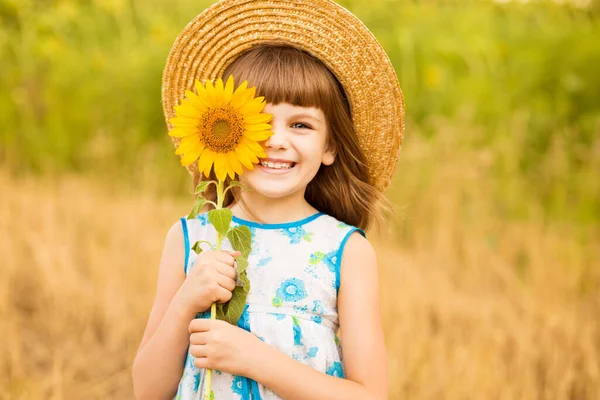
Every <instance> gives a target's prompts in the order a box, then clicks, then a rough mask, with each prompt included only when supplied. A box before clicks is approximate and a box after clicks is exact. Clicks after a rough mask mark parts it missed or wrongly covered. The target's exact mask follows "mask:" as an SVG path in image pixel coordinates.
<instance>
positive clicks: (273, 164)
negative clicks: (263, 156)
mask: <svg viewBox="0 0 600 400" xmlns="http://www.w3.org/2000/svg"><path fill="white" fill-rule="evenodd" d="M260 165H262V166H263V167H268V168H274V169H282V168H283V169H290V168H292V164H290V163H278V162H270V161H261V162H260Z"/></svg>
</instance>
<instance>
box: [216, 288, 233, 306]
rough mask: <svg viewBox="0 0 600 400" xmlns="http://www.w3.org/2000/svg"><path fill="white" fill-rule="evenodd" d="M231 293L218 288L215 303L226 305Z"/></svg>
mask: <svg viewBox="0 0 600 400" xmlns="http://www.w3.org/2000/svg"><path fill="white" fill-rule="evenodd" d="M231 296H232V294H231V291H230V290H227V289H225V288H222V287H220V286H219V288H218V289H217V299H218V300H217V303H221V304H223V303H227V302H228V301H229V300H231Z"/></svg>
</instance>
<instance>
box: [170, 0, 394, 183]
mask: <svg viewBox="0 0 600 400" xmlns="http://www.w3.org/2000/svg"><path fill="white" fill-rule="evenodd" d="M273 41H277V42H280V43H282V44H286V45H290V46H293V47H296V48H299V49H301V50H304V51H306V52H308V53H309V54H311V55H313V56H314V57H316V58H318V59H319V60H321V61H322V62H323V63H324V64H325V65H326V66H327V67H328V68H329V69H330V70H331V71H332V72H333V73H334V74H335V75H336V77H337V78H338V80H339V81H340V83H341V85H342V86H343V87H344V90H345V91H346V95H347V97H348V100H349V103H350V107H351V110H352V119H353V122H354V126H355V129H356V132H357V135H358V139H359V143H360V146H361V148H362V150H363V153H364V154H365V156H366V157H367V160H368V161H367V164H368V169H369V171H368V172H369V177H370V179H371V183H372V184H373V185H374V186H375V187H376V188H377V189H379V190H381V191H383V190H385V188H387V187H388V185H389V183H390V180H391V177H392V174H393V173H394V170H395V169H396V161H397V160H398V155H399V153H400V145H401V143H402V136H403V133H404V100H403V97H402V91H401V90H400V85H399V83H398V78H397V77H396V74H395V72H394V69H393V67H392V64H391V62H390V60H389V58H388V56H387V54H386V53H385V51H384V50H383V48H382V47H381V45H380V44H379V42H378V41H377V39H375V37H374V36H373V34H372V33H371V32H370V31H369V30H368V29H367V27H366V26H365V25H364V24H363V23H362V22H361V21H360V20H359V19H358V18H356V17H355V16H354V15H353V14H351V13H350V12H349V11H348V10H346V9H345V8H343V7H341V6H340V5H338V4H336V3H334V2H333V1H331V0H222V1H220V2H218V3H216V4H214V5H212V6H211V7H209V8H207V9H206V10H205V11H203V12H202V13H201V14H199V15H198V16H197V17H196V18H194V19H193V20H192V21H191V22H190V23H189V24H188V25H187V26H186V27H185V29H184V30H183V31H182V32H181V33H180V34H179V36H178V37H177V39H176V40H175V43H174V45H173V48H172V49H171V53H170V54H169V57H168V59H167V64H166V66H165V70H164V72H163V78H162V103H163V110H164V114H165V118H166V120H167V125H168V127H169V129H171V128H172V126H171V125H170V124H169V122H168V121H169V119H170V118H173V117H174V116H175V111H174V107H175V106H176V105H177V104H179V101H180V100H181V99H182V98H183V97H184V92H185V90H192V91H193V88H194V79H198V80H199V81H201V82H204V81H205V80H207V79H209V80H215V79H217V78H219V77H221V76H222V75H223V72H224V70H225V68H226V67H227V66H228V65H229V64H231V63H232V62H233V61H234V60H235V59H236V58H237V57H238V56H240V55H241V54H242V53H244V51H246V50H248V49H249V48H250V47H252V45H255V44H259V43H263V42H273ZM267 101H268V99H267ZM188 170H189V171H190V173H191V174H192V175H195V174H197V173H198V169H197V164H196V163H192V164H190V165H189V166H188Z"/></svg>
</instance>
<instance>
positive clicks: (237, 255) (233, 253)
mask: <svg viewBox="0 0 600 400" xmlns="http://www.w3.org/2000/svg"><path fill="white" fill-rule="evenodd" d="M223 251H224V252H225V253H227V254H229V255H230V256H232V257H239V256H241V255H242V252H241V251H237V250H233V251H229V250H223Z"/></svg>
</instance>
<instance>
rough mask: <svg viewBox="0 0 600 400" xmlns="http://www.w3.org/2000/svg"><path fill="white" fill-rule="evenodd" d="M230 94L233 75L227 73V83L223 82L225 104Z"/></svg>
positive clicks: (228, 100)
mask: <svg viewBox="0 0 600 400" xmlns="http://www.w3.org/2000/svg"><path fill="white" fill-rule="evenodd" d="M232 96H233V75H229V78H228V79H227V83H226V84H225V95H224V101H225V104H228V103H229V102H230V101H231V97H232Z"/></svg>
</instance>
